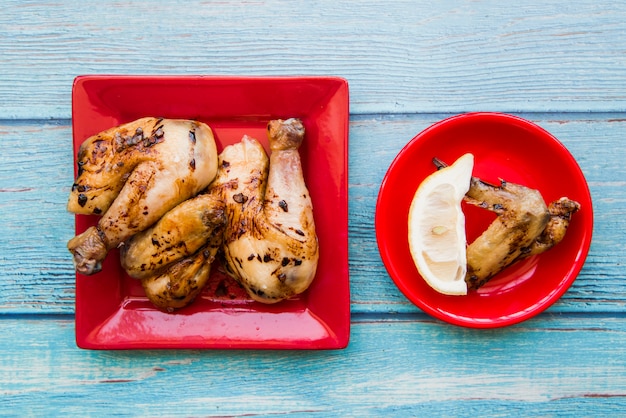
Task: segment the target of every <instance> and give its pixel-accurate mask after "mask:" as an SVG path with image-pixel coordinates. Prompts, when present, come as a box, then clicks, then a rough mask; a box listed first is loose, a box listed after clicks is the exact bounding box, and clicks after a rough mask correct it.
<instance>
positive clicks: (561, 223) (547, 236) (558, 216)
mask: <svg viewBox="0 0 626 418" xmlns="http://www.w3.org/2000/svg"><path fill="white" fill-rule="evenodd" d="M579 209H580V203H578V202H576V201H574V200H571V199H568V198H567V197H562V198H560V199H558V200H555V201H554V202H552V203H550V204H549V205H548V212H549V213H550V220H549V221H548V224H547V225H546V227H545V228H544V230H543V232H542V233H541V234H540V235H539V236H538V237H537V239H535V241H534V242H533V243H532V244H531V246H530V247H529V248H528V251H526V252H523V253H522V254H521V255H520V259H523V258H527V257H530V256H532V255H536V254H541V253H542V252H544V251H548V250H549V249H550V248H552V247H554V246H555V245H556V244H558V243H559V242H561V241H562V240H563V238H564V237H565V233H566V232H567V228H568V227H569V223H570V221H571V220H572V215H573V214H574V213H576V212H577V211H578V210H579Z"/></svg>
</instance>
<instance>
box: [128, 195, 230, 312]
mask: <svg viewBox="0 0 626 418" xmlns="http://www.w3.org/2000/svg"><path fill="white" fill-rule="evenodd" d="M225 224H226V214H225V211H224V202H222V200H221V199H218V198H217V197H216V196H215V194H211V193H202V194H200V195H198V196H196V197H194V198H192V199H189V200H186V201H184V202H183V203H181V204H180V205H178V206H176V207H175V208H174V209H172V210H170V211H169V212H167V213H166V214H165V215H163V217H162V218H161V219H160V220H159V221H158V222H157V223H156V224H154V225H153V226H151V227H150V228H148V229H146V230H144V231H142V232H139V233H138V234H136V235H134V236H132V237H131V238H130V239H129V240H128V241H126V242H125V243H124V245H123V246H122V247H121V256H120V261H121V264H122V267H123V268H124V270H126V272H127V273H128V274H129V275H130V276H131V277H133V278H135V279H141V284H142V286H143V288H144V290H145V292H146V296H147V297H148V299H150V301H152V303H154V304H155V305H156V306H158V307H159V308H162V309H165V310H168V311H173V310H174V309H178V308H182V307H184V306H186V305H188V304H189V303H191V302H192V301H193V300H194V299H195V297H196V296H197V295H198V294H199V293H200V292H201V291H202V289H203V288H204V286H205V285H206V283H207V282H208V280H209V275H210V272H211V263H212V262H213V261H214V260H215V256H216V254H217V251H218V250H219V248H220V246H221V245H222V239H223V229H224V226H225Z"/></svg>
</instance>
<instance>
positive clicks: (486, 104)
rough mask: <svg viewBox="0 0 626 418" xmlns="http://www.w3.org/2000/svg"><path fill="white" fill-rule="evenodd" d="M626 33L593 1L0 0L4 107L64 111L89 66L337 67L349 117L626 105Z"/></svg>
mask: <svg viewBox="0 0 626 418" xmlns="http://www.w3.org/2000/svg"><path fill="white" fill-rule="evenodd" d="M381 8H382V9H381ZM625 36H626V4H624V3H623V2H611V3H606V2H597V1H595V0H584V1H577V2H576V4H575V5H570V3H567V2H564V1H562V0H561V1H555V0H552V1H544V2H536V1H532V0H523V1H519V2H516V4H515V7H510V5H508V4H503V3H501V2H498V1H485V2H475V1H471V0H465V1H441V2H425V1H419V2H414V1H408V0H405V1H388V2H385V3H384V5H381V4H380V3H378V2H372V1H359V2H355V1H334V0H321V1H316V2H314V3H311V4H307V5H302V4H300V3H298V2H282V1H258V2H254V1H252V2H238V1H224V2H205V1H200V0H195V1H180V0H179V1H169V2H160V3H159V4H158V6H156V5H155V4H154V2H152V1H133V2H117V1H100V0H84V1H80V2H54V3H50V2H40V1H22V0H7V1H3V2H2V4H1V5H0V62H1V65H0V97H2V98H3V100H2V101H0V117H2V118H69V117H70V99H69V91H70V86H71V83H72V80H73V78H74V77H75V76H76V75H79V74H90V73H100V74H102V73H122V74H128V73H136V74H241V75H251V74H254V75H286V74H289V75H291V74H309V75H322V74H323V75H337V76H342V77H345V78H347V79H348V81H349V83H350V86H351V99H352V100H351V108H352V112H353V113H359V114H363V113H368V114H369V113H371V114H377V113H398V112H400V113H414V112H453V113H454V112H463V111H469V110H486V109H488V110H494V111H496V110H499V111H508V112H522V111H583V112H586V111H624V110H626V95H625V94H624V88H623V86H624V79H625V78H626V53H625V52H626V47H625V45H626V42H625V41H626V37H625Z"/></svg>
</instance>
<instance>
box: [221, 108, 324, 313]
mask: <svg viewBox="0 0 626 418" xmlns="http://www.w3.org/2000/svg"><path fill="white" fill-rule="evenodd" d="M303 137H304V127H303V126H302V123H301V122H300V121H299V120H297V119H288V120H286V121H282V120H276V121H271V122H270V123H269V124H268V138H269V143H270V149H271V155H270V158H269V160H268V157H267V154H266V153H265V150H264V149H263V147H262V146H261V144H259V142H258V141H256V140H255V139H253V138H250V137H247V136H244V137H243V139H242V140H241V142H239V143H237V144H234V145H230V146H228V147H226V148H225V149H224V151H223V152H222V154H221V155H220V157H219V163H218V164H219V166H220V171H219V173H218V176H217V178H216V180H215V183H214V184H213V185H212V186H211V187H212V188H216V189H219V190H220V193H221V196H222V198H223V200H224V202H225V203H226V213H227V218H228V221H227V225H226V229H225V233H224V245H223V251H224V259H225V261H226V269H227V272H228V273H229V274H230V275H232V276H233V277H234V278H235V279H236V280H237V281H238V282H239V283H240V284H241V285H242V286H243V287H244V288H245V289H246V290H247V292H248V294H249V295H250V297H252V298H253V299H255V300H257V301H260V302H263V303H275V302H278V301H280V300H283V299H286V298H289V297H291V296H294V295H296V294H300V293H302V292H304V291H305V290H306V289H307V288H308V287H309V285H310V284H311V282H312V280H313V278H314V277H315V272H316V269H317V263H318V259H319V251H318V241H317V235H316V233H315V223H314V220H313V206H312V203H311V198H310V196H309V192H308V189H307V187H306V185H305V182H304V177H303V173H302V165H301V161H300V155H299V153H298V148H299V146H300V144H301V143H302V140H303Z"/></svg>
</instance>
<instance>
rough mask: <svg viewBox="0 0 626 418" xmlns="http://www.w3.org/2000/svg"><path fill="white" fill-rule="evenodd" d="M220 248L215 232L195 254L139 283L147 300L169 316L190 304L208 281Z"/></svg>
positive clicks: (219, 239) (219, 237)
mask: <svg viewBox="0 0 626 418" xmlns="http://www.w3.org/2000/svg"><path fill="white" fill-rule="evenodd" d="M221 244H222V235H221V233H218V232H217V231H215V233H213V234H212V235H211V236H210V237H209V238H208V241H207V243H206V244H205V245H204V247H202V248H201V249H200V250H198V251H197V252H196V253H195V254H192V255H190V256H188V257H183V258H181V259H179V260H178V261H175V262H173V263H172V264H170V265H168V266H167V267H166V268H165V269H164V270H162V271H161V273H158V274H156V275H154V276H150V277H146V278H143V279H141V285H142V286H143V289H144V291H145V293H146V296H147V297H148V299H149V300H150V301H151V302H152V303H153V304H154V305H156V306H157V307H159V308H161V309H165V310H167V311H170V312H172V311H174V310H175V309H179V308H183V307H185V306H187V305H189V304H190V303H191V302H193V300H194V299H195V298H196V296H198V294H199V293H200V292H201V291H202V289H203V288H204V287H205V285H206V284H207V282H208V281H209V275H210V273H211V263H212V262H213V261H214V260H215V256H216V254H217V252H218V250H219V248H220V245H221Z"/></svg>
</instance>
